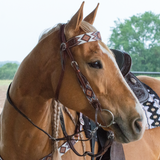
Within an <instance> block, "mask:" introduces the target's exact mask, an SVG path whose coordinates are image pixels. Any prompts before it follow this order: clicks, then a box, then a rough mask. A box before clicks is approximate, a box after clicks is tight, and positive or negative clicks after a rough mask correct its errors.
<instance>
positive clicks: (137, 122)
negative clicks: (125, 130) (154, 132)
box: [133, 118, 142, 133]
mask: <svg viewBox="0 0 160 160" xmlns="http://www.w3.org/2000/svg"><path fill="white" fill-rule="evenodd" d="M133 130H134V132H135V133H141V131H142V119H139V118H138V119H136V120H134V121H133Z"/></svg>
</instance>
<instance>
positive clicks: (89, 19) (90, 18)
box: [84, 3, 99, 24]
mask: <svg viewBox="0 0 160 160" xmlns="http://www.w3.org/2000/svg"><path fill="white" fill-rule="evenodd" d="M98 6H99V3H98V4H97V7H96V8H95V9H94V10H93V11H92V12H91V13H90V14H89V15H88V16H87V17H86V18H85V19H84V21H86V22H88V23H90V24H93V23H94V20H95V17H96V14H97V10H98Z"/></svg>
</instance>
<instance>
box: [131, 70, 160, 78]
mask: <svg viewBox="0 0 160 160" xmlns="http://www.w3.org/2000/svg"><path fill="white" fill-rule="evenodd" d="M131 72H132V73H134V74H135V75H136V76H137V75H147V76H152V77H160V72H143V71H131Z"/></svg>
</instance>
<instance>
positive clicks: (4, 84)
mask: <svg viewBox="0 0 160 160" xmlns="http://www.w3.org/2000/svg"><path fill="white" fill-rule="evenodd" d="M11 82H12V80H0V86H8V85H9V84H10V83H11Z"/></svg>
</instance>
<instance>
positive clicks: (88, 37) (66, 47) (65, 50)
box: [7, 24, 114, 157]
mask: <svg viewBox="0 0 160 160" xmlns="http://www.w3.org/2000/svg"><path fill="white" fill-rule="evenodd" d="M64 27H65V25H64V24H63V25H61V27H60V38H61V46H60V55H61V64H62V71H61V75H60V79H59V83H58V85H57V89H56V95H55V99H56V100H58V96H59V90H60V87H61V83H62V80H63V76H64V71H65V59H66V56H67V55H68V56H69V58H70V59H71V66H72V67H73V69H74V71H75V73H76V76H77V78H78V82H79V84H80V86H81V88H82V90H83V92H84V94H85V96H86V98H87V100H88V101H89V103H90V104H91V106H92V107H93V108H94V109H95V123H96V128H95V129H94V130H93V131H90V132H91V137H90V138H88V139H86V140H79V141H88V140H90V139H92V138H93V136H94V133H95V132H96V131H97V129H98V128H99V127H109V126H111V125H112V124H114V115H113V113H112V112H111V111H109V110H107V109H102V108H101V105H100V103H99V101H98V98H97V97H96V95H95V93H94V91H93V89H92V87H91V86H90V84H89V82H88V80H87V79H86V77H85V76H84V75H83V74H82V73H81V71H80V69H79V66H78V63H77V62H76V61H75V60H74V57H73V55H72V53H71V50H70V48H72V47H74V46H77V45H80V44H83V43H87V42H91V41H98V40H101V36H100V33H99V32H98V31H95V32H90V33H85V34H82V35H79V36H76V37H73V38H71V39H69V40H68V41H66V38H65V34H64ZM10 86H11V84H10ZM10 86H9V87H8V91H7V99H8V102H9V103H10V104H11V105H12V106H13V107H14V108H15V110H17V111H18V112H19V113H20V114H21V115H22V116H23V117H24V118H26V119H27V120H28V121H29V122H30V123H31V124H32V125H33V126H35V127H36V128H38V129H39V130H40V131H42V132H43V133H45V134H46V135H47V136H48V137H49V138H50V139H51V140H53V141H61V140H67V141H68V143H69V145H70V147H71V149H72V150H73V151H74V152H75V153H76V154H77V155H78V156H86V155H89V156H92V157H98V156H101V155H102V154H103V153H104V152H105V151H106V150H107V149H108V148H109V147H110V146H111V144H112V142H113V139H114V135H113V133H112V132H111V133H110V135H109V136H108V141H107V142H106V144H105V146H104V147H103V148H102V150H101V151H100V152H99V153H98V154H93V153H91V152H87V151H86V152H85V153H84V154H82V155H80V154H79V153H78V152H77V151H76V150H75V148H74V147H73V145H72V143H71V141H72V140H73V139H72V137H73V136H75V135H76V134H78V133H81V132H83V131H84V130H81V131H79V132H78V133H75V134H73V135H67V134H66V133H65V137H63V138H54V137H52V136H51V135H50V134H48V133H47V132H46V131H44V130H43V129H41V128H40V127H38V126H37V125H36V124H34V123H33V122H32V121H31V119H29V118H28V117H27V116H26V115H25V114H24V113H23V112H21V111H20V110H19V108H18V107H17V106H15V105H14V103H13V101H12V100H11V98H10V96H9V90H10ZM102 111H107V112H108V113H110V114H111V116H112V121H111V123H110V124H109V125H108V126H102V125H101V124H99V123H98V122H97V116H98V112H102ZM74 140H75V139H74Z"/></svg>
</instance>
